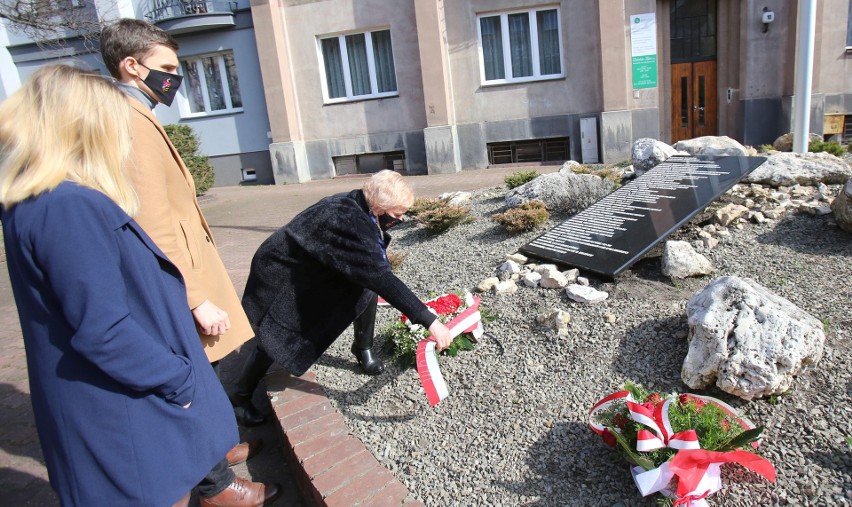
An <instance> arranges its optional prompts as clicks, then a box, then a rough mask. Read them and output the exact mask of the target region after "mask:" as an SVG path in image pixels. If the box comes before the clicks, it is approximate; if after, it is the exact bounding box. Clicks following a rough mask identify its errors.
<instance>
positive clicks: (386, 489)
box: [266, 371, 423, 507]
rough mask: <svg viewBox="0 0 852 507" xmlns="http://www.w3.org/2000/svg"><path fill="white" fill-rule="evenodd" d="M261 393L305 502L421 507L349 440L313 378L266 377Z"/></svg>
mask: <svg viewBox="0 0 852 507" xmlns="http://www.w3.org/2000/svg"><path fill="white" fill-rule="evenodd" d="M266 393H267V396H268V397H269V401H270V403H271V405H272V408H273V410H274V411H275V417H276V419H278V424H279V425H280V427H281V434H282V436H283V440H284V452H285V453H286V455H287V459H288V462H289V463H290V466H291V468H292V471H293V474H294V477H295V480H296V483H297V484H298V485H299V488H300V489H301V490H302V494H303V495H304V499H305V501H306V502H308V503H309V504H311V505H316V506H322V507H336V506H341V507H342V506H346V507H349V506H354V505H369V506H371V507H385V506H387V507H391V506H395V507H400V506H404V507H418V506H421V507H422V506H423V503H422V502H419V501H417V500H413V499H411V498H410V497H411V494H410V492H409V491H408V488H406V487H405V485H404V484H402V483H401V482H399V481H398V480H397V479H396V478H395V477H394V476H393V474H391V473H390V471H388V469H387V468H385V467H384V466H383V465H382V464H381V463H379V462H378V460H376V458H375V457H373V455H372V454H371V453H370V452H369V451H368V450H367V449H366V448H365V447H364V444H363V443H362V442H361V441H360V440H359V439H358V438H357V437H356V436H355V435H353V434H352V432H351V431H350V430H349V427H348V426H346V423H345V422H344V420H343V416H341V415H340V414H339V413H338V412H337V410H335V408H334V407H333V406H332V405H331V403H330V402H329V401H328V398H326V396H325V392H324V391H323V389H322V387H321V386H320V385H319V384H318V383H317V381H316V376H315V375H314V372H312V371H309V372H308V373H306V374H305V375H303V376H301V377H294V376H292V375H290V374H288V373H286V372H283V371H282V372H276V373H271V374H269V375H267V376H266Z"/></svg>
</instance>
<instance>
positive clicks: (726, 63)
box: [0, 0, 852, 186]
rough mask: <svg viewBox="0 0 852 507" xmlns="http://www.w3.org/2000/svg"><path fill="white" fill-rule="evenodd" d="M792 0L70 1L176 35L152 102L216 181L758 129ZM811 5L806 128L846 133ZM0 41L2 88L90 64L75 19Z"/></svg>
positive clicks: (444, 164) (834, 54) (430, 166)
mask: <svg viewBox="0 0 852 507" xmlns="http://www.w3.org/2000/svg"><path fill="white" fill-rule="evenodd" d="M87 2H89V3H87ZM92 2H93V3H92ZM799 3H800V2H799V1H797V0H762V1H756V0H600V1H598V0H562V1H547V0H466V1H459V0H237V1H220V0H211V1H202V0H117V1H114V0H75V5H79V6H80V7H79V8H84V9H88V12H90V14H91V15H92V16H94V17H95V18H96V19H99V20H102V21H108V20H109V19H114V18H118V17H136V18H140V19H147V20H149V21H151V22H153V23H156V24H157V25H158V26H160V27H162V28H163V29H165V30H166V31H168V32H169V33H171V34H172V35H173V36H174V37H175V38H176V39H177V40H178V42H179V43H180V45H181V49H180V51H179V53H178V56H179V58H180V59H181V63H182V65H181V70H180V72H181V73H182V74H183V75H184V76H185V80H184V83H185V84H184V85H183V86H182V87H181V90H180V92H179V94H178V98H177V100H176V102H175V104H174V105H172V106H171V107H169V108H166V107H164V106H157V108H156V114H157V115H158V117H159V118H160V120H161V121H162V123H163V124H169V123H180V124H188V125H190V126H192V127H193V128H194V129H195V131H196V132H197V133H198V134H199V136H200V138H201V149H202V152H203V153H204V154H205V155H208V156H209V157H210V158H211V160H212V162H213V165H214V169H215V172H216V185H217V186H222V185H235V184H257V183H277V184H281V183H292V182H303V181H308V180H312V179H323V178H332V177H337V176H343V175H349V174H355V173H370V172H374V171H377V170H380V169H383V168H388V169H393V170H397V171H400V172H403V173H405V174H427V173H449V172H457V171H462V170H468V169H482V168H487V167H491V166H495V165H500V164H536V163H559V162H561V161H564V160H569V159H571V160H577V161H580V162H584V163H592V162H602V163H613V162H620V161H623V160H627V159H629V157H630V147H631V145H632V143H633V141H634V140H635V139H638V138H641V137H653V138H656V139H660V140H663V141H666V142H670V143H673V142H675V141H678V140H680V139H686V138H692V137H698V136H702V135H727V136H730V137H733V138H735V139H737V140H739V141H741V142H743V143H745V144H749V145H753V146H757V145H760V144H764V143H771V142H772V141H773V140H774V139H775V138H776V137H777V136H778V135H780V134H782V133H785V132H788V131H790V130H791V129H792V125H793V119H794V117H795V111H794V107H793V104H794V101H793V99H794V93H795V86H794V85H795V55H796V48H797V43H798V42H797V27H798V21H799V20H798V8H799ZM816 5H817V15H816V37H815V40H814V45H813V47H814V54H813V62H814V69H813V86H812V93H811V97H810V99H811V101H810V104H811V111H810V127H811V132H816V133H820V134H824V135H825V136H826V138H830V139H841V138H845V139H849V138H850V137H852V0H820V1H818V2H816ZM0 48H2V49H0V84H2V86H0V99H2V98H4V97H5V96H6V95H8V94H9V93H11V91H14V89H16V88H17V87H18V86H20V83H21V82H23V81H24V80H25V79H26V78H27V77H28V76H29V75H30V74H31V73H32V72H33V71H34V70H35V68H37V67H38V66H40V65H44V64H45V63H50V62H70V63H74V64H77V65H82V66H86V67H89V68H92V69H95V70H98V71H100V72H102V73H106V70H105V68H104V67H103V64H102V63H101V61H100V57H99V55H98V53H97V51H96V47H95V48H93V47H92V46H91V45H90V44H86V43H84V41H82V40H80V39H78V38H75V37H74V36H73V34H69V36H68V37H67V38H66V39H65V41H64V45H63V47H62V48H61V49H59V48H57V47H55V46H39V45H37V44H35V43H34V42H33V41H31V40H28V39H26V38H23V37H20V36H18V35H16V34H15V33H14V32H13V31H10V30H8V29H7V28H6V27H5V26H4V25H3V24H2V23H0Z"/></svg>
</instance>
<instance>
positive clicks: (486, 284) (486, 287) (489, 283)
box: [476, 276, 500, 292]
mask: <svg viewBox="0 0 852 507" xmlns="http://www.w3.org/2000/svg"><path fill="white" fill-rule="evenodd" d="M499 282H500V279H499V278H497V277H496V276H492V277H490V278H486V279H485V280H483V281H481V282H479V285H477V286H476V292H488V291H490V290H491V289H492V288H493V287H494V286H495V285H497V284H498V283H499Z"/></svg>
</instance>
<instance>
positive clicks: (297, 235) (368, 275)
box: [243, 190, 435, 375]
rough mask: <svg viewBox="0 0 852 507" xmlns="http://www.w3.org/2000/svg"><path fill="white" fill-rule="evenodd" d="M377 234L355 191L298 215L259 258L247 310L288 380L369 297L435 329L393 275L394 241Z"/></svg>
mask: <svg viewBox="0 0 852 507" xmlns="http://www.w3.org/2000/svg"><path fill="white" fill-rule="evenodd" d="M380 234H381V231H379V228H378V227H377V226H376V223H375V222H373V220H372V218H371V217H370V211H369V208H368V206H367V202H366V200H365V199H364V193H363V192H362V191H361V190H353V191H351V192H349V193H345V194H337V195H334V196H331V197H326V198H324V199H322V200H321V201H319V202H318V203H316V204H314V205H313V206H311V207H309V208H308V209H306V210H304V211H303V212H301V213H299V214H298V215H297V216H296V217H295V218H294V219H293V220H292V221H291V222H290V223H289V224H287V225H286V226H284V227H282V228H281V229H279V230H278V231H276V232H275V233H274V234H273V235H272V236H270V237H269V238H267V239H266V241H264V242H263V244H262V245H260V248H258V250H257V252H256V253H255V254H254V258H253V259H252V262H251V272H250V273H249V278H248V281H247V282H246V288H245V292H244V293H243V307H244V308H245V310H246V314H247V315H248V318H249V321H250V322H251V324H252V327H253V328H254V330H255V333H256V335H257V337H258V339H259V340H260V342H261V344H262V345H263V348H264V349H265V350H266V352H267V353H268V354H269V355H270V356H271V357H272V358H273V359H275V361H276V362H277V363H279V364H281V365H282V366H284V367H285V368H286V369H287V371H289V372H290V373H292V374H294V375H301V374H303V373H304V372H305V371H307V370H308V368H310V367H311V365H313V364H314V362H316V360H317V359H319V357H320V356H321V355H322V353H323V352H325V350H326V349H327V348H328V347H329V346H330V345H331V344H332V342H334V340H335V339H336V338H337V337H338V336H339V335H340V333H342V332H343V331H344V330H345V329H346V328H347V327H348V326H349V325H350V324H351V323H352V321H354V320H355V318H356V317H357V316H358V315H360V314H361V312H363V311H364V309H365V307H366V306H367V303H368V302H369V299H370V297H371V296H372V294H371V293H370V291H372V292H375V293H377V294H378V295H380V296H381V297H383V298H384V299H385V300H386V301H387V302H388V303H390V304H391V305H393V306H394V307H395V308H397V309H399V310H400V311H402V312H403V313H405V314H406V315H408V316H409V317H411V319H412V320H413V321H414V322H416V323H418V324H422V325H424V326H426V327H428V326H430V325H431V324H432V322H434V320H435V316H434V315H433V314H432V313H431V312H430V311H429V310H428V309H427V308H426V306H425V305H424V304H423V303H422V302H421V301H420V299H418V298H417V296H415V295H414V293H412V292H411V290H409V289H408V287H406V286H405V284H404V283H402V281H401V280H400V279H399V278H397V277H396V276H395V275H394V274H393V273H392V272H391V268H390V265H389V263H388V261H387V259H386V257H385V252H384V249H385V248H386V245H387V243H388V242H389V241H390V236H389V235H388V234H387V233H384V234H383V236H382V235H380ZM382 240H383V241H382Z"/></svg>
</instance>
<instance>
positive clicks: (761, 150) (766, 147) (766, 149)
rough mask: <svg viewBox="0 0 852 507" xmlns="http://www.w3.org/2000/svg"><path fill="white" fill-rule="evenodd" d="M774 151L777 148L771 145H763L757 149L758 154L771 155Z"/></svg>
mask: <svg viewBox="0 0 852 507" xmlns="http://www.w3.org/2000/svg"><path fill="white" fill-rule="evenodd" d="M774 149H775V147H774V146H772V145H771V144H761V145H760V146H758V147H757V152H758V153H769V152H770V151H773V150H774Z"/></svg>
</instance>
